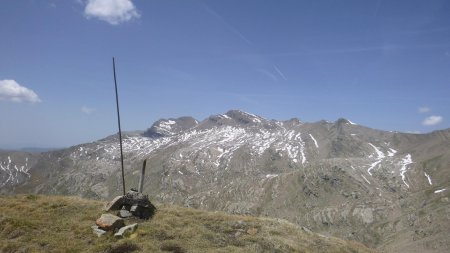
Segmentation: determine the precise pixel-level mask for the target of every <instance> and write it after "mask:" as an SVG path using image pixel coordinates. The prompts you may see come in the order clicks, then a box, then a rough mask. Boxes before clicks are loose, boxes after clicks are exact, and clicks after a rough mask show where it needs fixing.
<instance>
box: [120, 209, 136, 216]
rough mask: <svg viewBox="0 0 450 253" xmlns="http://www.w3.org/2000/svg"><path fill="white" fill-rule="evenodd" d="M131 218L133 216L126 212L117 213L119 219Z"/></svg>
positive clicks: (123, 210)
mask: <svg viewBox="0 0 450 253" xmlns="http://www.w3.org/2000/svg"><path fill="white" fill-rule="evenodd" d="M131 216H133V214H132V213H131V212H130V211H128V210H125V209H122V210H120V211H119V217H121V218H128V217H131Z"/></svg>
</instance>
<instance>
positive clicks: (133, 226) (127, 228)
mask: <svg viewBox="0 0 450 253" xmlns="http://www.w3.org/2000/svg"><path fill="white" fill-rule="evenodd" d="M137 227H138V224H137V223H134V224H131V225H128V226H125V227H121V228H120V229H119V231H117V233H115V234H114V237H119V238H121V237H123V236H124V234H125V233H130V234H131V233H133V232H134V231H135V230H136V229H137Z"/></svg>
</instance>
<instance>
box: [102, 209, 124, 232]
mask: <svg viewBox="0 0 450 253" xmlns="http://www.w3.org/2000/svg"><path fill="white" fill-rule="evenodd" d="M95 224H97V226H98V227H99V228H101V229H103V230H105V231H111V230H115V229H120V228H121V227H123V226H125V223H124V221H123V219H122V218H119V217H117V216H115V215H112V214H109V213H105V214H102V216H101V217H100V218H98V219H97V220H96V221H95Z"/></svg>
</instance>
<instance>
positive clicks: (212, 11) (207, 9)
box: [202, 4, 253, 46]
mask: <svg viewBox="0 0 450 253" xmlns="http://www.w3.org/2000/svg"><path fill="white" fill-rule="evenodd" d="M202 6H203V7H204V8H205V10H206V11H207V12H208V13H209V14H211V15H212V16H213V17H215V18H216V19H217V20H219V21H220V22H221V23H222V24H223V25H225V27H226V28H227V29H228V30H229V31H231V32H232V33H234V34H235V35H236V36H238V37H239V38H241V39H242V40H243V41H244V42H245V43H247V44H248V45H250V46H252V45H253V43H252V42H251V41H250V40H249V39H247V37H246V36H244V34H242V33H241V32H240V31H239V30H238V29H236V28H235V27H234V26H232V25H231V24H230V23H229V22H227V21H226V20H225V19H224V18H223V17H222V16H221V15H220V14H219V13H217V12H216V11H215V10H213V9H211V8H210V7H208V6H207V5H206V4H202Z"/></svg>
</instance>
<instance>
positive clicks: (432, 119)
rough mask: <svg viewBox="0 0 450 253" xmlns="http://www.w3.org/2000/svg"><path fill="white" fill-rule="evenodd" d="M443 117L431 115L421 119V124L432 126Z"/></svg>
mask: <svg viewBox="0 0 450 253" xmlns="http://www.w3.org/2000/svg"><path fill="white" fill-rule="evenodd" d="M442 120H444V118H443V117H442V116H437V115H432V116H430V117H427V118H425V119H424V120H423V122H422V124H423V125H424V126H434V125H437V124H439V123H441V122H442Z"/></svg>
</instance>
